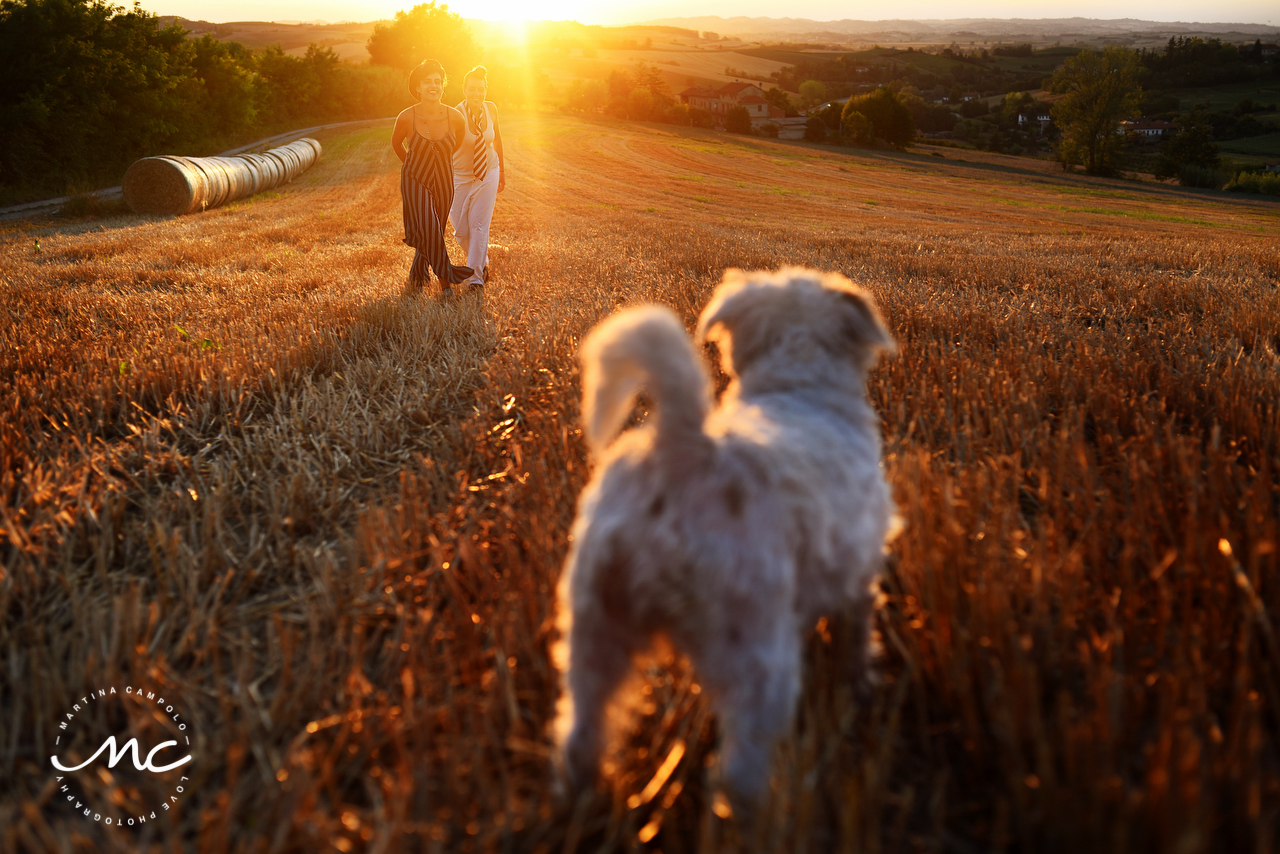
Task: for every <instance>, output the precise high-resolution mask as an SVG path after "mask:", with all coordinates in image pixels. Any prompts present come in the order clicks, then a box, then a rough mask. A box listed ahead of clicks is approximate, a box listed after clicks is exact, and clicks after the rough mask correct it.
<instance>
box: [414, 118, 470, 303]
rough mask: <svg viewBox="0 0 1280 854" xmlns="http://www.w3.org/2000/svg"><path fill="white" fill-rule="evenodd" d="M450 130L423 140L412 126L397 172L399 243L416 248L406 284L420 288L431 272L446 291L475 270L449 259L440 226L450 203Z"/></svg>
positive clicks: (451, 170) (451, 179) (444, 220)
mask: <svg viewBox="0 0 1280 854" xmlns="http://www.w3.org/2000/svg"><path fill="white" fill-rule="evenodd" d="M453 140H454V136H453V128H450V129H449V131H448V133H446V134H445V135H444V137H443V138H441V139H428V138H427V137H425V136H423V135H422V134H420V133H418V131H417V129H416V128H415V129H414V131H413V132H412V133H411V134H409V155H408V156H407V157H406V158H405V160H404V167H403V168H402V169H401V170H400V198H401V201H402V202H403V203H404V242H405V243H406V244H408V245H409V246H412V247H413V248H414V249H415V250H417V251H416V252H415V253H414V255H413V267H411V268H410V270H409V286H410V288H411V289H413V290H422V288H423V287H424V286H425V285H426V284H427V283H428V282H430V281H431V277H430V273H429V271H428V268H430V269H431V270H434V271H435V274H436V276H437V277H438V278H439V279H440V284H441V286H442V287H444V288H445V289H446V290H447V289H449V286H450V285H456V284H458V283H459V282H465V281H466V280H467V279H468V278H470V277H471V274H472V273H474V272H475V271H474V270H472V269H471V268H470V267H460V266H456V265H454V264H451V263H450V262H449V252H448V250H447V249H446V248H445V244H444V224H445V222H446V220H447V218H448V216H449V208H450V206H452V205H453Z"/></svg>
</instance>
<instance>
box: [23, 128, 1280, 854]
mask: <svg viewBox="0 0 1280 854" xmlns="http://www.w3.org/2000/svg"><path fill="white" fill-rule="evenodd" d="M505 122H506V125H505V127H504V139H505V140H506V145H507V148H508V150H509V152H510V164H511V165H510V167H509V172H508V181H509V187H508V189H507V191H506V192H504V193H503V194H502V195H501V196H499V200H498V207H497V213H496V215H495V220H494V226H493V231H492V235H493V236H492V239H493V242H494V243H495V244H496V245H495V247H494V249H493V250H492V255H491V266H492V270H493V283H492V284H491V285H490V286H489V288H488V291H487V293H486V294H485V295H484V296H483V298H476V297H469V298H465V299H462V300H458V301H455V302H449V303H443V302H440V301H438V300H435V299H433V298H431V297H430V296H427V297H424V298H420V299H413V298H404V297H401V296H400V289H401V286H402V284H403V280H404V277H405V275H406V273H407V269H408V264H409V260H410V254H411V251H410V250H409V249H407V248H406V247H405V246H404V245H403V244H402V243H401V241H400V235H401V230H400V229H401V221H400V201H399V192H398V187H397V180H398V163H397V162H396V161H395V159H394V157H393V155H392V154H391V152H390V148H389V145H388V143H387V139H386V138H385V137H386V136H387V135H388V131H387V130H385V129H378V130H374V131H360V132H357V133H353V134H349V135H345V136H335V137H330V138H327V139H324V140H323V142H324V144H325V151H326V156H325V159H324V160H323V161H321V163H320V164H318V165H317V166H316V167H315V168H314V169H313V170H311V171H310V172H308V173H307V174H306V175H304V176H303V177H302V178H301V179H299V180H298V181H296V182H295V183H294V184H292V185H289V186H287V187H285V188H282V189H281V190H279V191H276V192H273V193H271V194H267V195H266V196H265V197H258V198H255V199H252V200H246V201H244V202H240V203H236V204H233V205H230V206H228V207H226V208H223V209H217V210H213V211H209V212H206V213H204V214H200V215H194V216H188V217H181V218H176V219H152V218H145V217H134V216H120V217H115V218H111V219H104V220H86V221H83V222H79V223H71V224H62V225H43V226H37V225H33V224H27V225H23V226H21V227H8V228H7V230H6V232H5V233H4V235H3V238H2V240H0V280H2V281H3V285H2V286H0V307H2V308H3V311H0V488H2V490H3V497H4V500H3V501H2V502H0V512H2V514H3V515H2V516H0V526H2V527H3V545H0V550H2V551H0V554H2V555H3V573H4V574H3V578H2V579H0V607H2V608H3V613H4V614H5V619H4V620H3V621H0V649H2V650H3V660H4V661H5V670H4V674H5V675H4V677H3V681H0V694H2V695H3V697H4V699H5V702H4V703H3V706H4V708H5V710H6V711H5V714H4V715H3V723H0V745H2V747H0V751H2V752H0V771H2V772H3V773H0V780H2V781H3V782H0V793H2V794H0V840H3V841H2V842H0V847H4V848H5V849H6V850H9V849H16V848H17V847H19V846H23V845H25V846H28V847H31V846H37V847H38V846H40V845H45V846H46V847H56V846H67V847H71V846H73V845H81V844H82V843H80V842H73V840H77V839H79V840H84V839H88V840H91V842H89V843H84V844H88V845H89V846H90V847H93V848H97V849H101V850H135V849H136V846H137V845H139V844H141V845H142V847H144V848H154V849H156V850H159V849H160V848H166V849H168V848H172V847H174V846H185V847H188V848H191V849H193V850H201V851H223V850H230V849H253V850H257V849H258V848H262V849H263V850H288V851H292V850H299V851H300V850H307V851H313V850H320V849H327V848H328V847H330V846H336V847H337V848H338V849H339V850H341V851H348V850H356V849H368V850H381V851H392V850H418V849H419V848H429V847H431V846H438V847H439V849H440V850H497V849H506V850H519V851H536V850H546V851H559V850H566V849H573V850H579V851H593V850H615V849H631V848H634V847H636V846H637V845H639V844H640V841H641V839H642V838H643V841H644V842H646V843H650V844H651V845H653V846H659V847H661V849H662V850H664V851H681V850H705V851H713V850H729V849H730V848H731V847H732V845H733V844H734V838H733V837H734V834H735V829H734V826H733V825H732V824H731V823H726V822H724V821H723V820H722V819H720V818H717V817H716V812H717V807H716V805H715V804H713V802H712V790H711V788H710V785H709V781H708V780H707V772H706V768H707V766H708V764H709V758H710V752H711V751H712V750H714V736H715V725H714V720H713V718H712V717H710V716H709V715H708V714H707V705H706V702H705V697H703V696H701V694H700V693H699V690H698V687H697V683H696V674H693V673H691V672H690V671H689V670H688V668H687V667H684V666H683V665H682V664H681V663H680V662H670V661H668V662H667V663H668V664H670V665H671V666H670V667H657V666H650V667H647V668H646V669H645V671H644V673H643V675H642V678H641V679H640V680H639V681H638V682H637V687H636V688H635V689H634V692H633V693H634V696H632V697H630V698H629V699H630V700H631V702H630V703H629V704H628V707H629V708H630V710H631V711H630V718H628V723H627V729H626V731H625V732H624V733H623V738H622V740H621V741H620V742H619V745H618V747H617V749H616V751H615V752H614V753H613V754H611V756H610V758H609V761H608V765H609V770H610V776H609V782H608V786H607V789H606V791H605V792H603V793H602V794H600V795H599V796H598V797H596V798H595V799H588V800H584V801H582V802H580V803H578V804H574V805H558V804H556V803H555V802H554V801H553V799H552V797H551V794H550V785H551V777H550V763H549V756H548V745H549V738H548V733H547V724H548V721H549V720H550V719H551V717H552V714H553V711H554V705H555V701H556V698H557V694H558V684H557V675H556V673H555V671H554V669H553V668H552V667H551V666H550V664H549V662H548V656H547V651H548V648H549V646H550V645H551V644H552V643H553V642H554V640H555V633H554V629H553V627H552V626H553V615H552V593H553V591H554V587H555V583H556V580H557V578H558V575H559V569H560V564H561V561H562V560H563V556H564V553H565V550H566V545H567V544H566V537H567V532H568V527H569V524H570V522H571V521H572V518H573V515H574V503H575V500H576V498H577V493H578V491H579V489H580V488H581V486H582V485H583V483H584V482H585V480H586V478H587V476H588V474H589V470H588V467H587V462H586V456H585V449H584V447H583V444H582V441H581V435H580V433H579V430H578V427H577V411H578V395H579V388H578V369H577V360H576V353H577V348H578V344H579V342H580V340H581V337H582V336H583V335H584V334H585V332H586V331H587V330H588V329H589V328H590V327H591V325H592V324H593V323H595V322H596V321H597V320H599V319H600V318H602V317H604V316H606V315H607V314H608V313H610V312H611V311H613V310H615V309H616V308H618V307H620V306H623V305H627V304H631V303H636V302H643V301H653V302H661V303H665V304H668V305H671V306H672V307H673V308H675V310H676V311H677V312H679V313H681V314H682V315H683V316H684V318H685V319H686V321H687V322H688V323H689V325H690V326H692V324H693V322H694V319H695V318H696V316H697V312H698V311H699V310H700V308H701V307H702V305H703V304H704V303H705V301H706V298H707V297H708V295H709V294H710V292H711V290H712V288H713V287H714V286H715V284H716V282H717V281H718V279H719V276H720V274H721V272H722V271H723V269H724V268H725V267H727V266H739V267H747V268H751V267H777V266H780V265H783V264H808V265H812V266H815V267H819V268H822V269H832V270H838V271H840V272H842V273H844V274H845V275H847V276H849V277H850V278H852V279H853V280H854V281H856V282H858V283H859V284H861V285H863V286H865V287H867V288H869V289H870V290H871V291H872V292H873V293H874V295H875V297H876V299H877V301H878V303H879V305H880V308H881V310H882V312H883V314H884V316H885V318H886V321H887V323H888V324H889V326H890V328H891V330H892V332H893V334H894V335H895V337H896V338H897V339H898V341H899V344H900V348H901V350H900V353H899V355H897V356H895V357H892V358H889V359H887V360H885V361H884V362H883V363H882V365H881V366H880V367H879V368H877V369H876V370H875V372H874V373H873V375H872V378H871V382H870V387H869V394H870V397H871V399H872V402H873V403H874V404H875V406H876V407H877V409H878V411H879V412H880V413H881V415H882V418H883V431H884V437H885V466H886V471H887V474H888V476H889V479H890V481H891V483H892V484H893V488H894V492H895V496H896V498H897V500H898V502H899V505H900V508H901V512H902V515H903V516H904V518H905V520H906V528H905V531H904V533H903V534H902V536H900V537H899V538H898V539H897V540H896V541H895V542H894V544H893V551H892V556H891V559H890V564H889V567H888V571H887V572H886V576H885V579H884V582H883V607H882V609H881V612H880V618H879V626H878V627H879V630H880V634H881V642H882V645H883V647H884V682H883V684H882V685H881V686H880V687H879V688H878V689H877V690H876V691H875V692H874V694H873V696H872V698H871V700H870V701H869V702H866V703H859V702H858V701H856V700H855V698H854V696H853V693H852V691H851V690H850V687H849V685H848V683H847V680H846V679H844V678H843V675H844V674H845V673H846V672H847V671H848V668H849V666H850V664H849V662H848V661H847V660H846V659H845V657H844V656H843V655H842V644H841V633H842V632H843V631H846V630H847V627H846V626H843V625H842V624H841V623H840V621H833V622H832V623H830V624H828V625H823V626H821V627H820V630H819V631H817V632H815V634H814V636H813V638H812V640H811V642H810V647H809V654H808V670H807V683H806V692H805V695H804V699H803V702H802V707H801V709H800V714H799V717H798V720H797V727H796V737H795V738H794V739H793V740H791V741H789V742H788V743H787V744H786V745H785V746H784V747H783V748H782V749H781V750H780V752H779V754H780V755H779V761H778V764H777V775H776V777H775V780H774V795H773V799H772V802H771V804H770V806H769V808H768V810H767V811H766V814H765V815H764V816H763V830H762V833H763V834H764V835H763V837H762V844H763V845H764V847H766V848H772V849H774V850H785V851H802V850H806V851H834V850H869V851H874V850H922V851H933V850H948V849H952V848H959V849H962V850H967V848H969V847H972V848H974V849H975V850H977V849H981V850H987V849H1000V848H1007V847H1010V846H1014V845H1017V846H1018V847H1020V848H1024V849H1027V850H1050V849H1054V850H1078V849H1082V848H1084V847H1086V846H1098V845H1101V846H1104V847H1106V848H1107V849H1108V850H1124V849H1142V850H1172V849H1177V850H1186V851H1197V850H1210V849H1214V848H1221V847H1223V846H1230V847H1232V848H1235V849H1239V850H1246V849H1248V850H1266V849H1267V848H1268V847H1270V846H1271V845H1272V844H1273V843H1274V837H1273V836H1272V835H1271V834H1272V833H1273V831H1272V830H1271V829H1270V828H1271V827H1273V826H1274V823H1275V821H1274V820H1275V817H1276V813H1277V810H1278V809H1280V789H1278V785H1280V784H1277V782H1276V780H1277V779H1278V778H1277V774H1276V771H1277V760H1278V758H1280V757H1278V754H1277V745H1276V733H1277V726H1278V725H1280V717H1278V716H1280V671H1278V670H1277V665H1276V656H1275V646H1274V645H1275V639H1274V636H1273V626H1272V622H1271V615H1273V614H1275V613H1276V612H1277V604H1280V592H1278V588H1277V583H1276V569H1277V558H1276V548H1277V543H1278V542H1280V526H1278V524H1277V521H1276V520H1277V518H1278V517H1280V506H1278V503H1280V499H1278V498H1277V495H1278V493H1280V487H1278V485H1277V483H1278V481H1277V478H1278V477H1280V436H1278V435H1277V433H1278V431H1280V427H1278V426H1277V425H1280V413H1277V403H1276V401H1277V400H1280V357H1277V350H1278V349H1280V336H1277V333H1276V331H1275V330H1276V329H1277V327H1278V326H1280V323H1277V318H1280V295H1278V291H1277V285H1278V283H1280V264H1277V262H1276V260H1275V259H1276V257H1277V256H1276V250H1277V248H1278V244H1280V241H1278V240H1277V238H1276V236H1275V234H1276V223H1277V219H1276V216H1277V215H1276V209H1275V207H1274V204H1270V205H1269V204H1267V203H1256V202H1241V201H1240V200H1239V199H1236V198H1228V197H1226V196H1223V195H1219V194H1212V193H1198V192H1193V191H1185V190H1180V189H1178V188H1172V187H1166V186H1158V185H1152V184H1140V183H1135V182H1116V181H1101V180H1092V179H1084V178H1080V177H1065V176H1062V175H1061V174H1060V173H1057V172H1055V171H1054V170H1053V168H1052V167H1051V166H1050V165H1048V164H1038V163H1035V162H1033V161H1024V160H1018V159H1014V158H1005V157H1000V156H996V155H978V154H975V153H966V154H963V155H957V153H956V152H955V151H954V150H950V149H947V150H944V151H943V152H940V153H945V154H946V157H945V158H938V157H933V156H930V155H921V154H906V155H900V154H889V153H878V152H856V153H852V154H850V153H838V152H833V151H831V150H830V149H822V148H817V147H805V146H796V145H787V144H780V143H774V142H762V141H755V140H742V139H735V138H732V137H726V136H724V135H719V134H712V133H709V132H701V131H672V130H670V129H666V128H648V127H643V126H636V125H616V124H611V123H606V122H592V121H580V120H576V119H569V118H564V117H559V116H550V115H547V114H541V115H536V116H534V115H530V116H519V115H511V116H508V117H507V118H506V119H505ZM959 158H964V162H957V161H958V159H959ZM37 241H38V243H39V250H38V251H37V250H36V248H35V246H36V242H37ZM452 253H453V257H454V258H455V260H461V258H460V255H461V253H460V250H459V248H458V247H457V245H456V244H452ZM722 379H723V378H722ZM1224 540H1225V541H1226V542H1227V543H1228V544H1229V549H1227V550H1226V551H1224V550H1223V548H1222V547H1221V545H1220V543H1221V541H1224ZM129 680H133V681H135V682H136V681H141V680H148V681H149V682H151V683H154V684H156V685H157V686H159V687H163V688H164V689H165V690H166V691H169V692H171V693H173V694H174V695H175V696H179V697H181V698H182V700H183V708H184V709H190V711H189V712H188V714H189V715H191V716H192V717H193V718H194V719H195V720H196V729H197V731H198V732H199V733H200V734H201V739H202V741H201V743H200V744H199V746H198V747H199V749H198V757H197V758H198V760H199V761H198V762H197V763H193V765H194V767H195V773H196V775H197V778H196V779H195V781H194V785H193V787H192V788H191V790H190V791H191V794H190V796H189V799H188V800H187V801H186V802H185V803H183V804H182V805H181V807H180V809H179V810H178V811H177V812H176V813H175V814H174V816H173V817H172V818H171V819H169V820H167V821H166V822H164V823H160V824H156V825H153V826H152V827H151V828H150V829H149V834H150V835H149V836H146V837H145V838H144V839H142V841H141V843H140V842H139V841H138V839H136V838H135V837H134V836H131V835H126V834H125V833H120V832H117V831H111V830H107V829H105V828H103V827H102V826H100V825H94V824H92V823H86V821H85V820H84V819H83V818H82V817H80V816H77V815H71V814H70V812H69V811H64V810H63V809H62V808H61V805H60V804H59V803H58V802H57V801H56V800H53V799H52V792H53V789H52V785H51V780H52V778H51V776H50V774H49V773H48V771H49V769H48V768H47V767H46V765H45V764H44V763H45V758H44V753H45V751H46V747H45V745H46V743H47V742H49V741H51V740H52V728H53V726H54V724H53V721H54V717H55V716H56V715H57V714H58V712H59V710H61V709H63V708H65V707H66V706H67V705H68V704H69V703H70V702H72V701H73V699H74V698H75V697H78V696H80V695H81V694H82V693H83V692H84V691H86V690H89V689H90V688H92V687H95V686H97V685H98V684H99V683H103V684H105V683H107V682H114V681H126V682H127V681H129ZM673 756H675V757H676V759H675V761H674V764H673V763H672V761H671V757H673ZM659 772H661V773H659ZM87 795H88V797H89V798H90V799H97V800H98V801H99V802H104V803H105V802H107V801H108V800H109V799H110V797H111V796H112V794H111V785H110V783H109V781H105V780H104V781H103V782H102V783H101V785H100V786H99V787H98V788H97V789H95V790H92V791H89V792H88V793H87ZM720 812H723V809H720ZM264 829H265V830H264Z"/></svg>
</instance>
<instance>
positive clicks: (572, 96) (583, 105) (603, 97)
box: [564, 80, 609, 113]
mask: <svg viewBox="0 0 1280 854" xmlns="http://www.w3.org/2000/svg"><path fill="white" fill-rule="evenodd" d="M564 100H565V103H566V104H567V105H568V107H569V109H571V110H577V111H578V112H581V113H594V112H596V111H597V110H602V109H604V106H605V104H607V103H609V90H608V88H607V87H606V86H605V85H604V81H603V80H575V81H573V82H572V83H570V84H569V88H568V89H566V90H565V95H564Z"/></svg>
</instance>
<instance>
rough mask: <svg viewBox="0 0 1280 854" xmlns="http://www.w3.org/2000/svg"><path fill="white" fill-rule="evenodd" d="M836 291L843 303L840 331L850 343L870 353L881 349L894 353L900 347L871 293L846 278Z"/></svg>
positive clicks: (839, 300) (839, 301)
mask: <svg viewBox="0 0 1280 854" xmlns="http://www.w3.org/2000/svg"><path fill="white" fill-rule="evenodd" d="M833 290H835V296H836V299H837V301H838V303H839V305H840V311H841V318H840V319H841V331H842V333H843V334H844V337H845V339H846V340H847V341H848V342H849V344H851V345H852V346H853V347H854V348H855V349H856V350H859V351H864V352H867V353H868V354H869V355H871V354H874V353H875V352H876V351H879V350H884V351H886V352H889V353H892V352H894V351H895V350H897V349H898V345H897V342H895V341H894V340H893V336H892V335H890V334H889V330H888V329H886V328H885V325H884V320H883V319H882V318H881V317H880V310H879V309H878V308H876V303H875V300H873V299H872V298H871V295H870V294H869V293H867V292H866V291H864V290H862V289H861V288H858V287H856V286H854V285H853V284H851V283H850V282H848V281H847V280H845V281H842V282H841V286H840V287H838V288H835V289H833Z"/></svg>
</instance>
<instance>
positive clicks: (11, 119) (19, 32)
mask: <svg viewBox="0 0 1280 854" xmlns="http://www.w3.org/2000/svg"><path fill="white" fill-rule="evenodd" d="M415 34H416V35H415ZM432 39H435V41H434V42H433V41H432ZM446 44H447V45H448V46H449V48H450V50H449V51H447V52H448V53H449V57H448V58H450V59H452V61H453V62H454V65H450V66H448V67H450V68H451V69H454V68H456V69H458V70H457V71H455V76H456V77H457V79H458V80H459V81H460V80H461V77H462V71H463V70H465V69H464V68H463V67H462V66H463V64H464V63H466V62H471V64H474V61H475V60H476V55H475V47H474V45H473V44H471V42H470V34H469V32H467V30H466V27H465V24H464V23H463V22H462V20H461V18H459V17H458V16H457V15H455V14H452V13H450V12H448V9H447V7H444V6H439V7H437V6H436V4H434V3H428V4H423V5H421V6H418V7H415V8H414V9H413V10H411V11H410V12H407V13H406V12H401V13H398V14H397V16H396V20H395V21H392V22H389V23H388V24H385V25H379V27H378V28H377V29H376V30H375V32H374V35H373V37H372V38H371V39H370V52H371V54H375V55H374V56H373V60H374V61H373V62H371V63H370V64H368V65H364V66H355V65H352V64H350V63H344V62H341V61H340V59H339V57H338V56H337V54H335V53H334V52H333V50H332V49H330V48H327V47H317V46H315V45H312V46H311V47H309V48H308V49H307V51H306V53H305V54H304V55H303V56H291V55H289V54H286V53H284V52H283V51H282V50H281V49H280V47H279V46H271V47H268V48H266V49H265V50H263V51H261V52H258V53H254V52H252V51H250V50H249V49H248V48H246V47H244V46H243V45H241V44H238V43H235V42H223V41H218V40H217V39H215V38H213V37H211V36H209V35H205V36H203V37H201V38H189V34H188V33H187V31H186V30H184V29H183V28H182V27H180V26H178V25H177V24H173V25H170V26H161V25H160V21H159V19H158V17H157V16H155V15H153V14H151V13H149V12H146V11H144V10H143V9H142V8H141V7H140V6H139V5H138V4H137V3H136V2H135V3H134V5H133V6H132V8H125V7H123V6H119V5H114V4H112V3H110V2H104V0H0V80H3V81H4V82H5V85H4V87H2V88H0V204H12V203H16V202H21V201H28V200H31V199H38V198H45V197H48V196H51V195H60V194H63V193H74V192H81V191H87V190H93V189H97V188H100V187H102V186H107V185H110V184H112V183H116V182H118V181H119V180H120V177H121V175H123V173H124V170H125V169H126V168H128V166H129V164H130V163H132V162H133V161H134V160H135V159H137V158H139V157H144V156H148V155H154V154H163V153H172V154H188V155H197V156H199V155H209V154H215V153H217V152H218V151H222V150H225V149H227V148H229V147H232V146H235V145H237V144H243V143H245V142H250V141H252V140H254V139H258V138H260V137H263V136H269V135H271V134H273V133H279V132H283V131H286V130H291V129H294V128H298V127H306V126H307V125H312V124H323V123H327V122H339V121H355V120H360V119H372V118H382V117H385V116H391V115H395V114H396V113H397V112H398V111H400V110H401V109H403V108H404V107H405V106H406V105H407V104H408V103H410V100H411V99H410V97H409V93H408V90H407V88H406V86H405V75H404V70H405V69H406V68H407V67H410V66H411V65H412V64H416V63H417V62H418V61H419V60H420V59H421V58H422V57H423V56H428V55H432V51H436V50H437V49H443V48H444V47H445V45H446ZM424 51H426V52H425V53H424ZM375 52H376V53H375ZM467 67H470V66H467Z"/></svg>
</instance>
